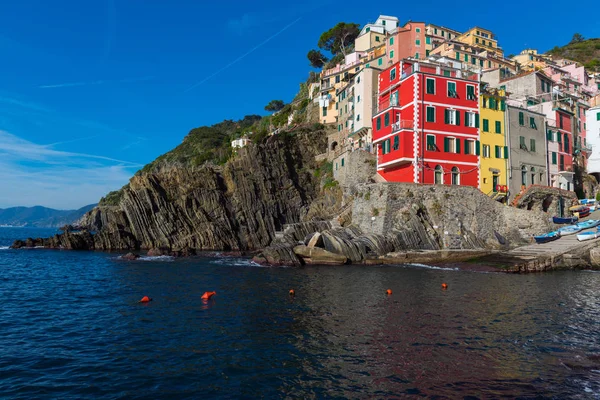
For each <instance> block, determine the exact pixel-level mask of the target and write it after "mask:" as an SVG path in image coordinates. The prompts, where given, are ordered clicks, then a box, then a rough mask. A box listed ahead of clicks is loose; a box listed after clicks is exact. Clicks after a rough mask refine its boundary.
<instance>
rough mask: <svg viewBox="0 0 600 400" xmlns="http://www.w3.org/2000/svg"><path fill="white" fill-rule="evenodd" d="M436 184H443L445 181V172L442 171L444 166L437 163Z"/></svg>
mask: <svg viewBox="0 0 600 400" xmlns="http://www.w3.org/2000/svg"><path fill="white" fill-rule="evenodd" d="M433 183H435V184H436V185H441V184H443V183H444V172H443V171H442V167H441V166H440V165H436V167H435V171H434V181H433Z"/></svg>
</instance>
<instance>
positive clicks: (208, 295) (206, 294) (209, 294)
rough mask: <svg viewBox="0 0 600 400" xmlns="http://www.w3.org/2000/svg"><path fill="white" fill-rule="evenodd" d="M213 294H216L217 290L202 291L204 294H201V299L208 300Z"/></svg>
mask: <svg viewBox="0 0 600 400" xmlns="http://www.w3.org/2000/svg"><path fill="white" fill-rule="evenodd" d="M215 294H217V292H204V294H203V295H202V300H209V299H210V298H211V297H213V296H214V295H215Z"/></svg>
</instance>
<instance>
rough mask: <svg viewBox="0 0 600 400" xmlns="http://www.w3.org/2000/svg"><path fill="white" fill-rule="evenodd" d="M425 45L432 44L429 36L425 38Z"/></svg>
mask: <svg viewBox="0 0 600 400" xmlns="http://www.w3.org/2000/svg"><path fill="white" fill-rule="evenodd" d="M425 44H431V37H429V36H426V37H425Z"/></svg>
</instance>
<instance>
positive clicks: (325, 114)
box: [323, 107, 327, 117]
mask: <svg viewBox="0 0 600 400" xmlns="http://www.w3.org/2000/svg"><path fill="white" fill-rule="evenodd" d="M323 116H324V117H326V116H327V107H323Z"/></svg>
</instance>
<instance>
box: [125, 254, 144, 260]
mask: <svg viewBox="0 0 600 400" xmlns="http://www.w3.org/2000/svg"><path fill="white" fill-rule="evenodd" d="M138 258H140V255H139V254H135V253H127V254H125V255H123V256H121V259H122V260H128V261H132V260H137V259H138Z"/></svg>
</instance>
